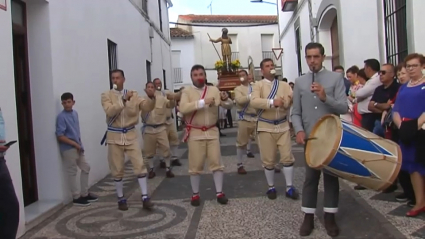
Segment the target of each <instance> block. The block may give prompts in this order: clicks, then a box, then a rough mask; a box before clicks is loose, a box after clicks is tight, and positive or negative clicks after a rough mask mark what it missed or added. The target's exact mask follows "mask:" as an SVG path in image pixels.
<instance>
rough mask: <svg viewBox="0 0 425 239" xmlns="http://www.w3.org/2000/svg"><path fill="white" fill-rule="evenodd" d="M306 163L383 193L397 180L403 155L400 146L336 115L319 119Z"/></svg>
mask: <svg viewBox="0 0 425 239" xmlns="http://www.w3.org/2000/svg"><path fill="white" fill-rule="evenodd" d="M309 138H310V140H309V141H308V142H307V145H306V149H305V157H306V163H307V164H308V165H309V166H310V167H311V168H314V169H321V170H323V171H325V173H328V174H333V175H335V176H337V177H340V178H343V179H346V180H348V181H350V182H353V183H356V184H359V185H361V186H364V187H366V188H369V189H373V190H377V191H383V190H385V189H386V188H388V187H389V186H390V185H391V184H392V183H393V182H394V181H395V180H396V178H397V176H398V173H399V171H400V168H401V162H402V155H401V150H400V147H399V146H398V144H396V143H394V142H393V141H391V140H388V139H384V138H381V137H379V136H377V135H375V134H373V133H371V132H369V131H367V130H365V129H363V128H360V127H357V126H355V125H353V124H351V123H349V122H346V121H344V120H341V119H340V118H339V117H338V116H336V115H326V116H324V117H322V118H321V119H319V121H318V122H317V123H316V124H315V126H314V128H313V130H312V132H311V133H310V135H309Z"/></svg>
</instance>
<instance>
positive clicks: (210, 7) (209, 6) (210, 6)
mask: <svg viewBox="0 0 425 239" xmlns="http://www.w3.org/2000/svg"><path fill="white" fill-rule="evenodd" d="M213 1H214V0H211V2H210V5H208V7H207V8H209V9H210V14H211V15H212V2H213Z"/></svg>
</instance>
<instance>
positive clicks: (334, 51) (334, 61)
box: [330, 16, 341, 68]
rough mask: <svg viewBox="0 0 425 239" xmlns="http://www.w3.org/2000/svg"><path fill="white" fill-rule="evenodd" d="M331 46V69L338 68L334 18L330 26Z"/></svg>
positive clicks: (336, 28)
mask: <svg viewBox="0 0 425 239" xmlns="http://www.w3.org/2000/svg"><path fill="white" fill-rule="evenodd" d="M330 31H331V44H332V68H334V67H335V66H339V65H340V64H341V63H340V60H339V36H338V19H337V17H336V16H335V18H334V20H333V21H332V25H331V29H330Z"/></svg>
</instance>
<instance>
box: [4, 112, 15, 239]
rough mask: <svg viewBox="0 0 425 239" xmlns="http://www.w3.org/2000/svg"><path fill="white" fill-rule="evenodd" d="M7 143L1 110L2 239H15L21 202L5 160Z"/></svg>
mask: <svg viewBox="0 0 425 239" xmlns="http://www.w3.org/2000/svg"><path fill="white" fill-rule="evenodd" d="M5 143H6V141H5V125H4V119H3V115H2V111H1V109H0V192H1V196H0V238H2V239H3V238H4V239H9V238H10V239H15V238H16V233H17V232H18V226H19V202H18V198H17V197H16V193H15V188H14V187H13V182H12V178H11V177H10V173H9V169H8V168H7V165H6V160H5V158H4V156H5V154H6V151H7V150H8V149H9V147H8V146H5V145H4V144H5Z"/></svg>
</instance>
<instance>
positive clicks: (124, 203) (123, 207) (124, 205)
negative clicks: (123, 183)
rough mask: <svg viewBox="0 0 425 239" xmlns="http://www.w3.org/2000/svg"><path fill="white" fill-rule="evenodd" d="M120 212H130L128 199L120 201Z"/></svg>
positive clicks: (120, 199)
mask: <svg viewBox="0 0 425 239" xmlns="http://www.w3.org/2000/svg"><path fill="white" fill-rule="evenodd" d="M118 210H120V211H127V210H128V206H127V199H125V198H124V197H122V198H119V199H118Z"/></svg>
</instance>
